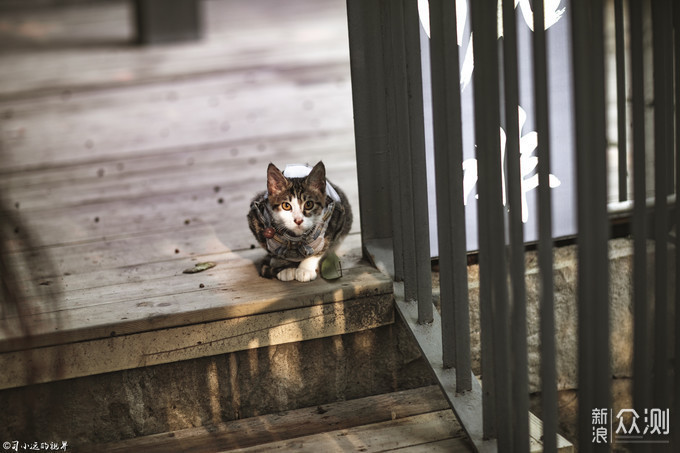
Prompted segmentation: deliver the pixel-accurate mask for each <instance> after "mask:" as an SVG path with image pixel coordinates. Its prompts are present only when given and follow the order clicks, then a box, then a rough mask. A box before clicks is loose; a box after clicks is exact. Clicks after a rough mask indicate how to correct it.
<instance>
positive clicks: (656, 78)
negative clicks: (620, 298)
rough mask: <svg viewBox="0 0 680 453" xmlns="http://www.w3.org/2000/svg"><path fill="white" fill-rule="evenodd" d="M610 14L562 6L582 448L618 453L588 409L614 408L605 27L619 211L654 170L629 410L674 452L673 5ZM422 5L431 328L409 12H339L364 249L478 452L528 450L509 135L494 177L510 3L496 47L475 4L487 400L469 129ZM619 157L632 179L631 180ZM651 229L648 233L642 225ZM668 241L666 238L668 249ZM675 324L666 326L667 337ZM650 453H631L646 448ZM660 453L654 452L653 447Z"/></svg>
mask: <svg viewBox="0 0 680 453" xmlns="http://www.w3.org/2000/svg"><path fill="white" fill-rule="evenodd" d="M612 1H613V2H614V7H613V8H610V9H606V8H605V3H606V2H603V1H602V0H571V1H570V2H569V3H568V4H567V8H568V10H567V14H569V15H570V19H571V26H572V30H571V43H570V45H571V49H572V55H571V57H572V62H573V63H572V64H573V66H572V75H573V84H574V86H573V95H574V96H573V109H574V110H573V118H574V124H575V153H574V155H575V166H576V169H577V187H576V188H575V191H576V197H577V204H578V207H577V217H578V235H577V244H578V294H577V297H578V312H579V316H578V319H579V328H578V335H579V357H578V366H579V373H578V377H579V392H578V394H579V423H578V425H579V426H578V429H579V433H580V434H579V441H578V447H579V450H580V451H584V452H586V451H593V450H598V451H599V450H609V449H610V448H611V445H609V444H604V445H603V444H599V443H595V442H593V420H592V411H593V409H597V408H607V409H610V408H611V407H612V400H611V371H610V365H609V364H610V349H609V346H610V345H609V335H610V331H609V315H610V314H609V306H610V305H609V297H610V295H609V261H608V245H607V244H608V240H609V238H610V230H611V228H610V217H609V214H608V205H607V201H608V194H607V187H608V186H607V177H608V162H607V135H606V128H607V123H606V102H605V84H606V81H605V75H606V71H605V42H604V28H603V26H604V23H605V21H612V22H613V23H614V29H615V40H616V51H615V54H616V68H615V80H616V81H617V90H616V95H617V117H618V118H617V123H616V124H617V127H618V137H619V143H618V156H617V159H618V161H617V162H618V181H619V185H618V190H619V194H618V200H619V201H621V202H624V201H626V200H628V198H629V195H628V181H629V179H632V182H633V184H632V185H633V190H632V195H633V199H634V200H646V198H647V186H648V184H647V175H648V174H649V173H647V172H648V167H649V166H650V165H653V169H654V172H653V175H654V181H653V182H654V184H653V186H654V193H655V202H654V203H653V208H649V207H648V206H647V203H646V202H641V203H633V211H632V215H631V217H630V222H631V233H632V236H633V238H634V271H633V276H632V280H633V286H634V301H633V312H634V320H635V327H634V336H635V338H634V345H633V348H634V357H635V358H634V389H633V393H634V406H635V407H636V408H639V409H640V410H641V411H642V410H643V408H653V407H659V408H661V407H663V408H666V407H669V408H670V412H671V416H670V420H671V433H672V436H671V437H672V440H676V439H677V438H678V437H680V424H679V423H677V419H678V417H679V416H680V410H678V409H680V395H679V396H678V397H676V398H675V399H674V400H673V399H672V398H673V396H674V395H676V394H678V392H679V389H680V371H677V372H675V373H672V371H673V367H672V366H671V365H670V364H671V363H672V362H671V360H670V359H671V358H672V357H674V356H677V352H680V335H676V334H675V333H677V332H680V309H678V310H670V311H669V309H670V308H672V306H673V305H674V306H675V307H680V302H679V301H680V298H679V294H678V293H677V292H676V293H675V294H669V291H668V284H669V281H672V280H669V279H672V278H674V279H675V280H676V281H677V280H678V277H679V275H678V272H680V265H679V264H680V263H678V262H677V260H678V256H677V254H676V255H675V259H676V262H675V264H674V265H675V271H674V272H675V274H674V275H670V272H671V269H672V267H671V266H669V261H668V260H669V250H668V247H669V243H670V241H671V236H669V230H670V227H671V226H673V225H677V223H678V218H679V216H680V214H679V211H678V210H677V209H675V198H672V200H673V201H672V202H671V203H667V202H666V200H667V197H668V195H670V194H672V193H674V192H675V193H677V191H678V190H679V188H678V184H679V183H678V181H679V180H680V178H677V177H676V175H678V174H680V163H679V162H680V159H678V154H679V151H678V150H679V149H680V140H679V139H678V131H680V115H676V114H675V107H674V106H675V105H680V58H679V54H680V32H679V30H680V6H679V5H678V3H677V2H675V3H673V2H671V1H670V0H654V1H639V0H629V1H624V0H612ZM429 3H430V5H429V6H430V32H431V42H430V60H431V68H430V69H431V79H432V80H431V82H432V92H433V106H432V107H433V120H434V142H435V151H434V152H435V179H436V194H437V211H438V216H437V217H438V225H437V232H438V237H439V264H440V282H441V301H442V303H441V316H440V315H439V314H438V313H437V312H436V311H433V304H432V293H431V276H430V269H431V265H430V255H429V237H428V235H429V233H428V232H429V226H428V224H427V222H428V220H427V219H428V212H427V211H428V207H427V206H428V205H427V182H426V169H425V143H424V142H425V138H424V133H423V95H422V92H423V91H422V77H423V75H422V74H423V72H422V68H421V57H420V30H419V18H418V10H417V1H416V0H348V1H347V9H348V23H349V38H350V57H351V66H352V86H353V101H354V115H355V134H356V149H357V165H358V177H359V196H360V204H361V230H362V239H363V244H364V247H365V250H366V253H367V255H369V256H370V257H371V258H373V259H374V260H376V261H382V262H383V264H386V267H387V268H389V271H390V272H393V274H394V276H395V280H396V281H403V286H402V285H401V284H397V285H396V288H397V291H396V294H397V299H398V307H399V310H400V312H401V314H402V317H404V319H405V320H406V321H407V322H409V324H410V325H411V328H412V330H413V333H414V335H415V337H416V339H417V340H418V341H419V342H420V346H421V349H422V350H423V352H424V354H425V356H426V358H427V359H428V360H429V361H430V364H431V366H432V368H433V371H434V372H435V374H436V375H437V377H438V379H439V381H440V384H441V385H442V388H443V389H444V390H445V391H446V393H447V397H448V398H449V401H450V402H451V404H452V406H453V408H454V410H455V411H456V413H457V415H458V417H459V419H460V420H461V422H462V424H463V426H464V428H465V429H466V431H467V432H468V434H469V435H470V437H471V439H472V441H473V442H474V444H475V445H476V447H477V448H478V450H481V451H494V450H496V449H497V450H500V451H517V452H523V451H529V448H530V440H529V439H530V434H531V428H530V426H529V425H530V424H529V423H528V417H527V413H528V406H529V404H528V377H527V326H526V325H527V320H526V312H527V309H526V292H527V290H526V288H525V286H524V285H525V279H524V272H525V269H524V252H525V244H524V243H523V237H524V236H523V225H522V219H521V199H520V190H521V188H520V185H519V181H520V176H519V175H520V153H519V131H518V128H515V127H506V128H505V130H506V133H507V144H506V146H507V150H506V162H505V163H504V162H503V161H502V160H501V153H500V141H499V134H498V127H499V125H500V124H501V123H504V124H506V125H510V124H517V123H518V115H517V106H518V91H519V89H518V59H517V36H516V29H515V28H516V27H515V21H516V14H517V13H516V10H515V2H514V1H511V2H503V5H502V22H503V37H502V39H499V38H498V37H497V36H498V35H497V25H498V20H499V19H498V11H499V10H498V4H497V2H496V0H484V1H482V0H475V1H472V2H470V14H471V24H472V33H473V35H474V63H475V71H474V74H473V75H474V89H475V96H474V112H475V115H474V121H475V143H476V146H477V160H478V165H479V180H478V194H479V211H478V216H479V218H478V228H479V238H480V240H479V253H478V256H479V266H480V319H481V341H482V374H483V378H484V385H483V390H482V387H480V385H479V382H478V381H477V379H476V378H475V377H474V376H473V375H472V374H471V366H470V327H469V317H470V314H469V304H468V288H467V267H466V266H467V257H466V253H467V252H466V243H465V237H466V231H465V220H464V217H465V213H464V208H463V195H462V194H463V191H462V189H463V188H462V180H463V173H462V167H461V163H462V155H463V154H462V140H461V124H462V122H463V121H466V120H467V118H462V117H461V96H460V82H459V52H458V43H457V38H456V36H457V35H456V28H457V27H456V6H455V2H454V1H453V0H448V1H447V0H430V2H429ZM533 9H534V11H541V10H542V9H543V1H542V0H535V1H534V2H533ZM609 10H611V11H613V14H612V15H611V17H610V15H608V14H605V12H606V11H609ZM543 20H544V15H543V14H534V24H533V25H534V27H533V29H534V30H535V32H534V34H533V38H534V39H533V79H534V100H535V106H534V107H535V112H536V130H537V134H538V148H539V150H541V152H540V155H541V156H542V157H541V159H540V160H539V164H538V175H539V188H538V191H539V192H538V211H539V214H538V215H539V239H538V256H539V260H538V262H539V269H540V276H541V278H540V286H541V287H540V310H541V315H540V339H541V368H540V380H541V388H542V420H543V425H542V426H543V428H542V429H543V431H542V442H543V448H544V450H545V451H557V449H558V437H557V426H558V406H557V383H556V381H557V377H556V367H555V354H556V345H555V325H554V295H553V292H554V288H553V281H552V278H553V262H552V260H553V247H554V243H553V236H552V217H551V212H552V204H553V200H552V199H551V192H550V187H549V182H548V181H549V175H550V158H549V155H550V154H549V153H550V145H549V140H548V137H550V130H549V126H550V121H549V116H550V115H549V108H548V106H549V105H550V99H549V90H548V82H547V81H548V77H547V71H548V67H547V63H546V34H545V31H544V29H545V27H544V23H543ZM645 21H647V22H645ZM645 23H647V24H648V25H650V26H646V25H645ZM674 30H675V32H674ZM650 38H651V42H652V44H649V42H650V40H649V39H650ZM649 51H651V52H652V53H653V55H652V59H653V61H654V64H653V68H647V67H646V65H645V61H646V58H648V57H649V55H647V54H646V53H648V52H649ZM626 61H628V64H629V66H630V75H627V71H626V66H625V65H626ZM650 86H651V87H652V88H653V92H654V104H653V115H654V122H653V123H652V124H653V125H654V126H653V127H654V129H653V130H645V124H646V123H645V121H646V119H647V118H648V117H649V115H650V112H647V111H646V109H645V105H646V104H645V96H647V95H648V94H646V91H648V87H650ZM627 87H628V88H629V89H630V90H629V92H630V93H631V98H630V101H629V104H630V112H631V115H630V118H627V115H626V110H627V100H626V99H625V97H626V92H627ZM674 115H675V116H674ZM647 124H650V123H649V122H648V123H647ZM628 136H629V137H630V138H631V140H630V141H628V140H627V137H628ZM650 154H653V159H650ZM629 156H632V162H631V163H632V168H633V173H632V175H628V174H627V170H626V169H627V168H628V166H629ZM651 161H653V164H650V162H651ZM503 165H506V166H507V167H506V174H507V175H509V177H507V178H506V184H507V187H505V190H506V193H507V198H508V199H507V206H504V204H503V195H502V194H503V190H504V188H503V186H502V184H503V178H502V176H501V169H502V166H503ZM513 175H514V177H513ZM652 209H653V212H652ZM650 222H652V223H653V225H654V226H653V228H650V227H648V224H649V223H650ZM650 238H651V239H652V240H653V241H654V257H655V259H654V266H655V272H654V282H653V284H654V288H653V289H654V294H655V300H654V301H650V300H648V291H647V289H648V288H647V287H648V285H649V284H650V283H651V282H648V281H647V280H648V278H647V275H648V269H647V256H648V250H647V240H648V239H650ZM677 241H678V235H677V234H676V235H675V238H674V245H673V246H674V248H677V246H678V242H677ZM402 287H403V292H402V290H401V288H402ZM671 296H672V297H673V305H671ZM669 313H675V319H674V320H673V322H672V323H671V322H670V321H669V318H668V316H669ZM671 325H672V326H671ZM672 339H675V343H674V344H671V340H672ZM675 363H677V359H676V361H675ZM671 377H672V379H673V381H672V382H671ZM669 405H670V406H669ZM611 416H613V414H612V415H611ZM531 436H532V437H533V434H531ZM539 437H540V436H539ZM676 443H677V442H676ZM661 445H662V446H664V445H668V444H661ZM646 447H647V446H645V445H643V444H641V445H640V448H641V450H642V451H644V450H645V448H646ZM654 448H655V451H656V450H657V449H658V448H659V444H655V446H654ZM669 448H672V447H670V446H669ZM676 448H677V447H676Z"/></svg>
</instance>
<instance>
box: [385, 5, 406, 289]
mask: <svg viewBox="0 0 680 453" xmlns="http://www.w3.org/2000/svg"><path fill="white" fill-rule="evenodd" d="M376 3H377V4H379V5H380V10H381V19H382V20H381V22H382V40H383V55H382V58H383V61H384V67H385V78H384V81H385V82H384V87H383V88H382V89H383V90H384V91H385V93H386V98H387V103H386V104H387V109H386V116H387V131H389V132H388V133H386V140H387V143H388V149H389V155H390V159H389V162H388V167H389V169H390V186H391V188H392V199H391V204H392V232H393V234H392V236H393V237H392V246H393V255H394V274H395V275H394V277H395V280H397V281H402V280H408V283H405V286H406V287H407V288H408V290H407V300H408V299H410V300H414V299H415V295H413V293H414V290H413V288H414V285H413V283H412V282H413V276H414V274H415V261H414V260H412V259H405V257H406V255H407V253H408V252H409V251H412V249H406V250H405V245H404V242H406V241H407V240H409V239H406V238H410V237H412V234H413V232H412V231H411V228H412V223H411V222H409V219H410V218H411V216H412V204H413V203H412V201H411V190H410V172H408V171H405V170H404V168H406V167H407V166H408V143H409V130H408V127H405V124H407V123H408V105H407V103H406V100H405V98H404V96H403V95H402V93H403V92H404V91H405V90H406V84H407V82H406V76H405V74H404V71H403V64H404V63H403V61H404V36H403V29H402V23H403V19H402V17H401V8H400V7H399V5H398V4H394V3H391V2H384V1H377V2H376ZM406 247H408V246H406ZM406 276H408V277H406Z"/></svg>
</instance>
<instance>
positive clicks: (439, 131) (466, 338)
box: [430, 0, 472, 392]
mask: <svg viewBox="0 0 680 453" xmlns="http://www.w3.org/2000/svg"><path fill="white" fill-rule="evenodd" d="M456 30H457V22H456V7H455V3H454V2H452V1H445V0H431V1H430V64H431V74H432V92H433V93H434V94H435V96H433V99H432V107H433V125H434V154H435V178H436V186H437V231H438V235H439V265H440V266H439V268H440V269H439V275H440V279H439V281H440V290H441V311H442V352H443V357H442V361H443V364H444V367H452V366H455V368H456V391H457V392H463V391H467V390H470V389H471V388H472V379H471V366H470V314H469V305H468V284H467V259H466V240H465V208H464V205H463V169H462V161H463V136H462V125H461V96H460V72H459V63H458V61H459V60H458V59H459V55H458V42H457V33H456Z"/></svg>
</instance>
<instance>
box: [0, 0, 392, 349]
mask: <svg viewBox="0 0 680 453" xmlns="http://www.w3.org/2000/svg"><path fill="white" fill-rule="evenodd" d="M201 4H202V5H203V7H204V13H205V18H206V29H205V37H204V39H202V40H200V41H196V42H187V43H177V44H168V45H162V46H149V47H140V46H136V45H133V44H131V42H132V38H133V37H132V35H131V33H132V29H131V26H130V16H129V10H128V8H129V5H130V2H127V1H120V2H115V1H114V2H102V3H97V4H91V5H89V4H88V5H76V6H62V7H59V8H30V9H21V8H17V9H12V10H7V11H3V12H2V15H1V16H0V61H1V62H2V64H0V119H1V121H0V194H2V197H1V199H2V207H1V208H0V214H2V215H3V217H4V218H5V222H4V223H3V225H2V227H3V231H2V233H3V236H4V237H5V238H6V239H7V242H6V244H5V245H6V248H7V249H8V250H9V253H8V254H6V255H5V256H4V257H3V259H5V260H8V262H10V263H11V268H12V269H13V271H14V272H13V274H14V275H12V276H3V277H4V278H7V279H11V280H12V281H15V282H18V283H19V285H20V287H21V289H22V293H23V294H22V295H21V296H20V297H17V300H18V301H19V303H18V305H17V306H18V307H19V308H17V309H16V310H14V311H11V310H4V311H3V312H0V351H4V352H9V351H14V350H16V349H22V348H24V347H28V346H27V345H26V344H24V343H22V341H21V337H22V336H25V334H26V333H27V332H30V333H31V343H30V345H31V346H32V347H48V346H51V345H61V344H65V343H69V342H78V341H92V340H96V339H103V338H107V337H110V336H111V335H114V336H120V335H130V334H134V333H138V332H146V331H149V330H157V329H168V328H174V327H179V326H182V325H191V324H195V323H205V322H213V321H219V320H227V319H233V318H238V317H243V316H252V315H257V314H261V313H271V312H275V311H277V310H289V309H298V308H302V307H310V306H313V305H318V304H332V303H337V302H338V301H340V300H342V299H343V298H346V299H357V298H361V297H365V296H367V295H381V294H387V293H389V292H390V291H391V288H390V285H389V280H387V279H385V278H384V277H383V276H381V275H380V274H379V273H378V272H376V271H375V270H374V269H372V268H371V267H370V266H368V265H366V263H362V262H361V261H360V260H359V258H360V254H361V252H360V247H361V246H360V241H359V235H358V231H359V218H358V211H359V210H358V189H357V183H356V162H355V157H354V138H353V120H352V107H351V106H352V103H351V87H350V73H349V54H348V43H347V26H346V19H345V2H343V1H341V0H324V1H308V0H292V1H290V2H286V4H285V6H283V4H282V3H280V2H277V1H272V0H257V1H254V2H248V3H247V4H243V3H238V2H228V1H220V0H206V1H204V2H201ZM318 160H323V161H324V162H325V163H326V166H327V175H328V178H329V179H330V180H332V181H333V182H334V183H335V184H336V185H338V186H339V187H341V188H342V189H343V190H344V191H345V192H346V194H347V195H348V198H349V201H350V203H351V204H352V205H353V207H354V209H353V210H354V212H355V222H354V227H353V229H352V233H353V234H352V235H351V236H350V238H348V241H347V242H348V245H346V246H345V247H344V248H343V250H344V251H343V253H344V257H343V265H344V268H345V275H344V277H343V278H342V279H340V280H338V281H335V282H326V281H323V280H318V281H316V282H313V283H311V284H308V285H300V284H298V283H297V282H291V283H282V282H279V281H266V280H263V279H260V278H259V277H257V275H256V271H255V266H254V262H255V261H256V260H257V259H259V258H260V257H261V256H263V254H264V252H263V251H262V250H261V249H260V248H259V247H256V246H255V241H254V239H253V237H252V234H251V233H250V231H249V228H248V226H247V222H246V218H245V217H246V214H247V211H248V208H249V203H250V201H251V199H252V198H253V197H254V196H255V195H256V194H257V193H258V192H260V191H262V190H264V189H265V188H266V167H267V164H268V163H269V162H274V163H276V164H277V165H279V166H280V167H283V166H285V164H287V163H312V164H313V163H316V162H317V161H318ZM199 261H214V262H216V263H217V266H216V267H215V268H214V269H211V270H210V271H206V272H203V273H200V274H196V275H189V276H188V275H184V274H182V270H183V269H185V268H188V267H191V266H193V264H195V263H196V262H199ZM19 311H20V312H21V313H19ZM19 314H21V315H22V318H21V320H22V322H21V323H19V322H18V320H19V318H18V316H19Z"/></svg>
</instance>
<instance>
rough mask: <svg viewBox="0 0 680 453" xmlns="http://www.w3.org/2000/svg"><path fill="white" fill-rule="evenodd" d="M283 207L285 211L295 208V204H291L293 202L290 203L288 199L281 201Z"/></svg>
mask: <svg viewBox="0 0 680 453" xmlns="http://www.w3.org/2000/svg"><path fill="white" fill-rule="evenodd" d="M281 207H282V208H283V210H284V211H290V210H291V209H293V206H291V204H290V203H288V202H287V201H284V202H283V203H281Z"/></svg>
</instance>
